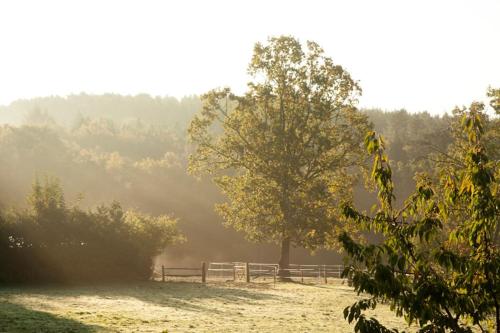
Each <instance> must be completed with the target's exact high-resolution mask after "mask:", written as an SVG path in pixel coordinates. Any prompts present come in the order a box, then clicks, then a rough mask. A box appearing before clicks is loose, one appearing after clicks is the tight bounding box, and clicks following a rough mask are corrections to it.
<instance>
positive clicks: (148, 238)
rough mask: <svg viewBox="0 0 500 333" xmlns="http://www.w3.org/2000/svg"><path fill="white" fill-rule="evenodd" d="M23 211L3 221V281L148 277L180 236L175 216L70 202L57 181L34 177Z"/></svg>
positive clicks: (0, 239) (10, 213) (10, 212)
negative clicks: (86, 207) (158, 258)
mask: <svg viewBox="0 0 500 333" xmlns="http://www.w3.org/2000/svg"><path fill="white" fill-rule="evenodd" d="M27 203H28V207H27V208H25V209H10V210H8V211H7V212H5V213H4V214H3V217H2V219H1V220H0V235H1V237H0V251H1V253H2V255H1V256H0V283H34V282H36V283H43V282H59V283H68V282H89V281H124V280H145V279H148V278H149V277H151V275H152V272H153V268H154V266H153V259H154V257H155V256H156V255H158V254H159V253H160V252H161V250H163V249H164V248H165V247H166V246H167V245H169V244H172V243H173V242H175V241H176V240H180V239H181V237H180V235H179V233H178V231H177V228H176V220H175V219H173V218H171V217H169V216H166V215H163V216H158V217H152V216H150V215H147V214H142V213H139V212H137V211H134V210H126V211H125V210H124V209H123V208H122V207H121V206H120V204H119V203H117V202H113V203H111V204H109V205H100V206H98V207H97V208H95V209H92V210H83V209H82V208H80V207H79V206H77V205H73V206H70V205H68V204H67V203H66V200H65V198H64V194H63V191H62V188H61V186H60V185H59V183H58V182H57V180H55V179H49V178H46V179H45V180H44V181H43V182H39V181H38V180H37V181H35V183H34V184H33V187H32V192H31V194H30V195H29V196H28V198H27Z"/></svg>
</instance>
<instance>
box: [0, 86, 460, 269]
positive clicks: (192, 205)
mask: <svg viewBox="0 0 500 333" xmlns="http://www.w3.org/2000/svg"><path fill="white" fill-rule="evenodd" d="M199 108H200V101H199V99H198V98H197V97H189V98H185V99H182V100H180V101H178V100H176V99H173V98H154V97H150V96H148V95H139V96H120V95H84V94H82V95H74V96H69V97H66V98H62V97H46V98H37V99H31V100H22V101H17V102H14V103H12V104H11V105H10V106H8V107H3V108H0V121H4V122H5V121H9V123H8V124H4V125H3V126H2V127H0V160H1V161H2V163H0V185H1V186H0V188H1V190H0V203H1V205H2V208H3V210H4V211H5V209H6V208H7V207H10V206H12V205H21V206H22V202H24V198H25V196H26V194H27V193H29V192H30V186H31V184H32V182H33V179H34V178H35V177H36V176H37V175H38V176H39V177H43V176H44V175H50V176H56V177H58V178H59V179H60V181H61V184H62V185H63V187H64V190H65V192H66V193H67V194H68V195H67V198H68V199H69V202H73V201H77V200H79V204H80V205H81V206H82V207H85V208H90V207H96V206H97V205H99V204H101V203H103V202H104V203H108V204H109V203H111V202H112V201H113V200H116V201H118V202H120V203H122V205H123V206H124V207H130V208H135V209H139V210H141V211H144V212H148V213H150V214H169V213H174V214H175V216H176V217H178V218H179V228H180V229H181V231H182V233H183V234H184V235H185V236H186V238H187V242H185V243H184V244H181V245H178V246H174V247H173V248H171V249H169V251H168V252H166V253H165V254H164V260H168V261H169V262H175V263H186V264H187V263H198V262H199V261H201V260H216V259H223V260H241V259H248V260H266V261H275V260H276V259H277V252H278V251H277V249H276V248H275V247H274V245H266V246H262V245H259V246H256V245H253V244H251V243H249V242H246V241H244V239H243V236H242V235H241V234H238V233H236V232H235V231H233V230H232V229H226V228H224V227H223V226H222V225H221V221H220V217H219V216H217V215H216V214H215V213H214V211H213V205H214V203H216V202H220V201H222V200H223V198H222V196H221V195H220V193H219V191H218V190H217V189H216V188H215V187H214V185H213V184H212V183H211V182H209V181H207V180H204V179H202V180H197V179H195V178H193V177H191V176H189V175H187V173H186V166H187V157H188V156H189V153H190V152H191V146H190V144H189V142H188V141H187V139H186V132H185V129H186V128H187V126H188V124H189V121H190V120H191V119H192V116H193V114H195V113H196V112H197V111H198V110H199ZM364 112H365V113H366V114H367V115H368V117H369V119H370V121H371V122H372V123H373V125H374V128H375V129H376V130H377V131H378V132H380V133H382V134H383V135H384V137H385V138H386V141H387V144H388V149H389V151H388V152H389V156H391V159H393V165H394V173H395V181H396V182H397V183H398V184H399V185H398V187H397V188H398V189H400V193H396V194H397V196H398V197H399V194H401V197H403V196H405V194H407V193H409V192H410V190H411V189H412V188H413V185H414V184H413V179H412V178H413V175H414V172H415V171H416V170H418V169H425V168H426V167H428V156H429V154H430V153H431V152H433V151H437V150H441V151H445V150H446V147H447V146H448V144H449V143H450V142H451V138H450V136H449V131H448V128H449V125H450V121H451V118H452V117H451V116H443V117H437V116H431V115H429V114H427V113H418V114H410V113H408V112H406V111H404V110H400V111H395V112H383V111H380V110H364ZM10 122H13V123H10ZM361 183H362V181H360V184H361ZM362 188H363V186H361V185H360V186H358V187H357V190H356V199H357V201H358V204H359V206H361V207H365V208H366V209H368V208H369V207H370V206H371V201H372V200H373V198H372V197H373V196H372V195H370V194H368V193H367V192H366V191H365V190H364V189H362ZM91 215H92V214H91ZM337 259H338V255H337V254H336V253H333V252H328V253H327V252H319V253H318V254H317V255H316V256H315V257H310V256H309V255H308V253H307V252H306V251H301V250H295V252H294V253H293V254H292V260H293V261H296V262H325V261H327V260H329V261H332V260H337Z"/></svg>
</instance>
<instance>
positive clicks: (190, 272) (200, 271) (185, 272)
mask: <svg viewBox="0 0 500 333" xmlns="http://www.w3.org/2000/svg"><path fill="white" fill-rule="evenodd" d="M206 272H207V271H206V266H205V263H204V262H202V263H201V267H165V266H163V265H162V266H161V281H162V282H165V280H166V279H168V277H184V278H186V277H191V278H192V277H200V278H201V282H203V283H205V282H206V281H207V275H206Z"/></svg>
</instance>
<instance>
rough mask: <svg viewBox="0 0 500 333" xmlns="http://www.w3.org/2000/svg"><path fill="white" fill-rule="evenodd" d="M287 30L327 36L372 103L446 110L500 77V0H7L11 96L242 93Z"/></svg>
mask: <svg viewBox="0 0 500 333" xmlns="http://www.w3.org/2000/svg"><path fill="white" fill-rule="evenodd" d="M282 34H286V35H293V36H295V37H297V38H299V39H300V40H301V41H303V42H305V41H306V40H313V41H316V42H317V43H319V44H320V45H321V46H322V47H323V48H324V49H325V51H326V54H327V55H328V56H330V57H332V58H333V60H334V62H336V63H337V64H340V65H342V66H343V67H344V68H346V69H347V70H348V71H349V72H350V73H351V75H352V76H353V78H354V79H356V80H358V81H359V82H360V84H361V87H362V88H363V96H362V97H361V99H360V106H361V107H379V108H382V109H387V110H391V109H399V108H406V109H407V110H408V111H410V112H417V111H424V110H427V111H429V112H431V113H433V114H438V113H443V112H445V111H449V110H450V109H451V108H452V107H453V106H454V105H457V104H458V105H463V104H468V103H470V102H471V101H473V100H480V99H484V95H485V92H486V89H487V87H488V86H489V85H491V86H496V87H500V0H474V1H473V0H465V1H461V0H446V1H445V0H441V1H438V0H431V1H422V0H419V1H406V0H395V1H385V0H384V1H374V0H366V1H360V0H359V1H356V0H350V1H347V0H345V1H327V0H323V1H312V0H308V1H290V0H289V1H277V0H276V1H271V0H267V1H260V0H252V1H236V0H233V1H213V0H212V1H211V0H206V1H194V0H191V1H186V0H183V1H166V0H165V1H145V0H137V1H125V0H118V1H105V0H100V1H90V0H85V1H76V0H73V1H71V0H61V1H39V0H34V1H22V0H2V1H1V2H0V104H8V103H10V102H12V101H13V100H15V99H18V98H29V97H35V96H46V95H67V94H72V93H80V92H86V93H98V94H100V93H120V94H138V93H148V94H151V95H161V96H165V95H170V96H175V97H182V96H183V95H190V94H200V93H203V92H206V91H208V90H209V89H212V88H216V87H222V86H229V87H232V88H233V89H234V90H235V91H236V92H239V93H241V92H243V91H244V89H245V87H246V82H247V81H248V80H249V77H248V76H247V74H246V69H247V65H248V62H249V60H250V58H251V54H252V49H253V45H254V43H255V42H258V41H261V42H265V41H266V39H267V38H268V37H269V36H272V35H282Z"/></svg>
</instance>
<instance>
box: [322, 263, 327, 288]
mask: <svg viewBox="0 0 500 333" xmlns="http://www.w3.org/2000/svg"><path fill="white" fill-rule="evenodd" d="M323 273H325V284H328V278H327V277H326V265H323Z"/></svg>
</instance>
